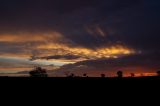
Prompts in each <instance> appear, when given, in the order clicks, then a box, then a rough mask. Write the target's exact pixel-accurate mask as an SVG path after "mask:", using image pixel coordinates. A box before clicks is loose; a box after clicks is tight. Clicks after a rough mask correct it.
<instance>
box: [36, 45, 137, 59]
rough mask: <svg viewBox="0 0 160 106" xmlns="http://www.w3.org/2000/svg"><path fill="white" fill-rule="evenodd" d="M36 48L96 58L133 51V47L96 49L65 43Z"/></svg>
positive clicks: (115, 55) (119, 46) (113, 56)
mask: <svg viewBox="0 0 160 106" xmlns="http://www.w3.org/2000/svg"><path fill="white" fill-rule="evenodd" d="M38 49H40V50H42V49H48V50H59V51H57V52H54V53H52V55H66V54H73V55H77V56H80V57H82V58H88V59H97V58H118V57H119V56H122V55H129V54H133V53H135V51H134V50H133V49H129V48H127V47H123V46H121V45H116V46H112V47H108V48H97V49H96V50H92V49H88V48H83V47H76V48H73V47H68V46H66V45H60V44H59V45H58V44H47V45H40V46H39V47H38Z"/></svg>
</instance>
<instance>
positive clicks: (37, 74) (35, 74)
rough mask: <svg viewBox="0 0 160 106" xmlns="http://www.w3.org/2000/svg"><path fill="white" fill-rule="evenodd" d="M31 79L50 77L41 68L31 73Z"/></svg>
mask: <svg viewBox="0 0 160 106" xmlns="http://www.w3.org/2000/svg"><path fill="white" fill-rule="evenodd" d="M29 74H30V76H31V77H48V75H47V72H46V70H45V69H42V68H41V67H36V68H35V69H34V70H33V71H30V72H29Z"/></svg>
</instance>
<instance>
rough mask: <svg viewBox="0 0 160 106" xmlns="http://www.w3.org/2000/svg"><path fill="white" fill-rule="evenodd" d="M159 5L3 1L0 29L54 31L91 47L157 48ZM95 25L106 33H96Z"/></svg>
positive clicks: (120, 0)
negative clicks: (114, 45) (117, 45)
mask: <svg viewBox="0 0 160 106" xmlns="http://www.w3.org/2000/svg"><path fill="white" fill-rule="evenodd" d="M159 4H160V3H159V1H157V0H152V1H150V0H85V1H82V0H67V1H66V0H32V1H31V0H23V1H22V0H1V1H0V13H1V17H0V23H1V25H0V31H1V33H2V32H4V33H5V32H6V31H9V30H10V31H11V32H16V31H34V30H37V31H44V32H45V31H47V30H54V31H58V32H60V33H62V34H63V35H64V36H65V37H66V38H68V39H70V40H72V41H73V42H74V43H75V44H78V45H80V46H84V47H88V48H96V47H100V46H104V47H106V46H110V45H112V44H116V43H121V44H125V45H127V46H131V47H133V48H136V49H140V50H141V49H144V50H156V49H157V48H159V46H157V45H159V41H158V38H159V29H158V28H159V25H160V21H159V17H160V15H159V12H160V6H159ZM96 27H99V28H101V30H102V31H103V33H104V34H105V36H101V35H99V33H97V32H95V30H96ZM88 30H90V31H91V32H93V33H89V32H88Z"/></svg>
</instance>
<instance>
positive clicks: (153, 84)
mask: <svg viewBox="0 0 160 106" xmlns="http://www.w3.org/2000/svg"><path fill="white" fill-rule="evenodd" d="M158 86H160V77H158V76H155V77H135V78H116V77H115V78H90V77H89V78H67V77H66V78H33V77H32V78H31V77H0V88H1V89H4V90H6V89H8V90H9V91H10V90H11V89H20V90H24V89H27V90H25V91H24V92H26V91H33V92H36V93H39V92H37V91H38V90H40V92H43V93H46V92H49V94H50V93H53V95H54V93H66V92H67V93H69V95H70V93H71V92H74V91H75V92H74V93H75V94H76V93H80V92H82V91H87V92H90V93H91V94H94V92H101V93H102V94H103V92H106V93H114V92H121V93H122V94H123V92H122V91H125V92H126V91H127V90H129V94H134V93H133V92H132V91H134V90H137V91H144V90H147V92H148V91H155V89H158V91H159V89H160V88H159V87H158ZM150 88H152V89H153V90H151V89H150ZM93 90H94V91H93ZM57 91H60V92H57ZM111 91H112V92H111ZM22 94H23V93H22ZM80 94H81V93H80ZM82 94H83V92H82ZM136 94H137V93H136ZM84 95H87V94H84ZM137 95H139V94H137Z"/></svg>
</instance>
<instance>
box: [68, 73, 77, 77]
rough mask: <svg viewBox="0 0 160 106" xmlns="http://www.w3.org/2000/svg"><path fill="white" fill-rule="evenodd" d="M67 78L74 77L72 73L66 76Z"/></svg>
mask: <svg viewBox="0 0 160 106" xmlns="http://www.w3.org/2000/svg"><path fill="white" fill-rule="evenodd" d="M67 77H75V75H74V74H73V73H71V74H70V75H68V76H67Z"/></svg>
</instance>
